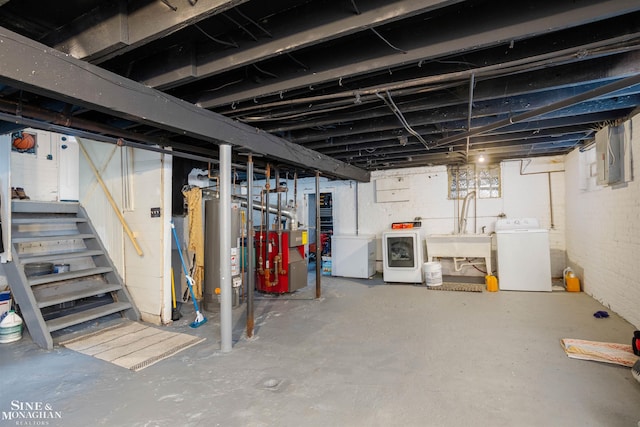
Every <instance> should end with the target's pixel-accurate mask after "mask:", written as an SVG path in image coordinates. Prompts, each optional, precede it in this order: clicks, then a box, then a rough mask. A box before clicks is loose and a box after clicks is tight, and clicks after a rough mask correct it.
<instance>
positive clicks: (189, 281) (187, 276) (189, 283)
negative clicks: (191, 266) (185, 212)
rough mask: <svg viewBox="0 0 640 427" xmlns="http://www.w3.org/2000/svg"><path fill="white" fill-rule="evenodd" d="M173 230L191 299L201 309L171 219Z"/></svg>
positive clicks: (196, 307) (197, 308)
mask: <svg viewBox="0 0 640 427" xmlns="http://www.w3.org/2000/svg"><path fill="white" fill-rule="evenodd" d="M171 230H172V231H173V238H174V239H175V241H176V246H177V247H178V254H179V255H180V261H181V262H182V269H183V270H184V275H185V277H186V278H187V285H189V286H188V287H189V293H191V299H192V300H193V306H194V308H195V309H196V311H200V310H199V307H198V301H197V300H196V296H195V294H194V293H193V283H192V282H193V279H192V278H191V277H190V276H189V272H188V271H187V265H186V264H185V263H184V258H183V257H182V248H181V247H180V241H179V240H178V233H176V226H175V225H174V224H173V221H171Z"/></svg>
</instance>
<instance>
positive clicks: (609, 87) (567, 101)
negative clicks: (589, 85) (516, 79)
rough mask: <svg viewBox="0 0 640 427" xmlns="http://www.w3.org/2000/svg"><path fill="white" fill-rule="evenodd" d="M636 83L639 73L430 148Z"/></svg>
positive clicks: (442, 140) (639, 76)
mask: <svg viewBox="0 0 640 427" xmlns="http://www.w3.org/2000/svg"><path fill="white" fill-rule="evenodd" d="M638 83H640V74H637V75H635V76H631V77H627V78H624V79H621V80H618V81H616V82H613V83H609V84H607V85H604V86H601V87H599V88H596V89H592V90H590V91H587V92H585V93H582V94H580V95H576V96H572V97H570V98H566V99H563V100H562V101H558V102H554V103H553V104H549V105H547V106H545V107H542V108H538V109H535V110H531V111H527V112H526V113H522V114H518V115H516V116H513V117H509V118H508V119H503V120H498V121H497V122H494V123H491V124H488V125H486V126H481V127H479V128H476V129H474V130H469V131H467V132H462V133H459V134H457V135H453V136H449V137H446V138H442V139H441V140H439V141H438V142H437V143H435V144H434V145H433V146H432V148H435V147H442V146H444V145H449V144H451V143H452V142H457V141H460V140H463V139H464V138H467V137H470V136H476V135H481V134H483V133H485V132H489V131H491V130H496V129H500V128H503V127H505V126H509V125H512V124H515V123H519V122H522V121H525V120H528V119H531V118H533V117H536V116H541V115H543V114H546V113H550V112H552V111H556V110H560V109H562V108H565V107H570V106H572V105H575V104H579V103H581V102H584V101H588V100H590V99H593V98H597V97H599V96H602V95H606V94H609V93H612V92H615V91H617V90H621V89H624V88H626V87H630V86H633V85H636V84H638Z"/></svg>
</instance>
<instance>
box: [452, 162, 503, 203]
mask: <svg viewBox="0 0 640 427" xmlns="http://www.w3.org/2000/svg"><path fill="white" fill-rule="evenodd" d="M447 173H448V176H449V199H450V200H455V199H464V198H465V197H466V196H467V194H469V193H470V192H472V191H476V197H477V198H479V199H497V198H500V196H501V185H500V165H486V166H485V165H483V166H477V165H473V164H470V165H465V166H449V167H448V168H447Z"/></svg>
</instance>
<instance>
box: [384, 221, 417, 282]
mask: <svg viewBox="0 0 640 427" xmlns="http://www.w3.org/2000/svg"><path fill="white" fill-rule="evenodd" d="M423 263H424V249H423V243H422V238H421V236H420V229H416V228H407V229H397V230H388V231H384V232H382V279H383V280H384V281H385V282H401V283H422V264H423Z"/></svg>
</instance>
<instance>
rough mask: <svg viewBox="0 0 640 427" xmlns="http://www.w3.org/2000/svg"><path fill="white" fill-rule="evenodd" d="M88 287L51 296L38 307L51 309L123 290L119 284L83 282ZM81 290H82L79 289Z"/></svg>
mask: <svg viewBox="0 0 640 427" xmlns="http://www.w3.org/2000/svg"><path fill="white" fill-rule="evenodd" d="M83 283H86V286H84V287H82V288H80V286H76V289H75V290H73V291H72V292H59V293H57V294H55V295H50V296H48V297H46V298H40V299H38V307H40V308H44V307H50V306H52V305H56V304H63V303H65V302H69V301H76V300H79V299H82V298H89V297H92V296H96V295H99V294H106V293H108V292H113V291H117V290H120V289H122V286H120V284H118V283H99V282H95V281H88V282H83ZM78 288H80V289H78Z"/></svg>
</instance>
